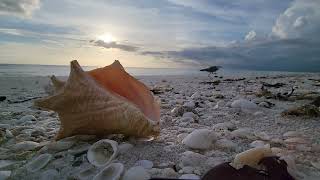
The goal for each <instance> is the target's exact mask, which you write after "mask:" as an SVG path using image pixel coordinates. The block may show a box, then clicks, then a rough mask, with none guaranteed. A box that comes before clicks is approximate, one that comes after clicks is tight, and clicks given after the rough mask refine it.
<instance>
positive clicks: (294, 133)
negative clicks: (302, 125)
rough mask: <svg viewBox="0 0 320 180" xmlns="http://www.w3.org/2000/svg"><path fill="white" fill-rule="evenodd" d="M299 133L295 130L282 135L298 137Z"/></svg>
mask: <svg viewBox="0 0 320 180" xmlns="http://www.w3.org/2000/svg"><path fill="white" fill-rule="evenodd" d="M299 136H301V134H300V133H299V132H297V131H288V132H286V133H284V134H283V137H286V138H289V137H299Z"/></svg>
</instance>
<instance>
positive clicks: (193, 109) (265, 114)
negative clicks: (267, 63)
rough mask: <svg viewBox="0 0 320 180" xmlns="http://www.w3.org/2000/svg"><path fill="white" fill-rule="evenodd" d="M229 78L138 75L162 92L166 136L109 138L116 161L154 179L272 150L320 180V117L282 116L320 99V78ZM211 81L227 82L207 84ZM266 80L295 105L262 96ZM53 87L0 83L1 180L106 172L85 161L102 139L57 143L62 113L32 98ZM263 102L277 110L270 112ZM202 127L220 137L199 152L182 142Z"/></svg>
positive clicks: (27, 81) (43, 81)
mask: <svg viewBox="0 0 320 180" xmlns="http://www.w3.org/2000/svg"><path fill="white" fill-rule="evenodd" d="M227 78H228V77H222V78H219V77H216V78H214V79H209V78H208V77H207V76H205V75H203V76H198V77H196V76H141V77H138V79H139V80H141V81H142V82H144V83H145V84H147V85H148V86H149V87H150V88H151V89H153V88H155V89H157V90H159V91H160V93H159V94H156V95H157V96H158V97H159V98H160V99H161V133H160V136H159V137H157V138H155V139H154V140H153V141H149V142H145V141H139V140H136V139H132V138H129V139H128V138H122V137H121V136H108V137H105V138H109V139H113V140H115V141H117V142H118V144H119V146H120V147H121V151H120V153H119V154H118V155H117V157H116V158H115V160H114V161H115V162H120V163H123V164H124V166H125V169H126V170H127V169H129V168H131V167H133V166H135V165H136V164H137V162H138V163H140V165H141V164H142V166H145V171H146V172H147V174H148V175H150V177H166V178H179V177H181V176H182V175H184V174H193V175H189V176H190V177H191V176H192V177H197V176H199V177H201V176H202V175H204V173H205V172H206V171H207V170H209V169H210V168H212V167H214V166H215V165H218V164H220V163H222V162H227V161H232V159H233V158H234V156H235V155H236V154H238V153H240V152H243V151H245V150H247V149H250V148H253V147H258V146H263V145H266V144H269V145H270V146H271V147H277V148H280V149H281V154H282V155H283V156H286V157H289V158H291V159H293V160H294V161H295V164H296V166H297V169H295V170H294V172H295V176H296V177H298V178H299V179H320V141H319V137H320V131H319V130H320V117H306V116H281V112H283V111H284V110H287V109H289V108H292V107H299V106H302V105H304V104H308V103H310V102H312V101H313V100H314V99H315V98H316V97H319V96H320V87H319V84H320V83H319V82H317V81H315V80H308V79H320V74H298V75H294V74H291V75H281V76H280V75H274V76H268V77H262V78H259V77H258V78H256V77H253V76H251V77H246V76H242V77H232V79H235V78H238V79H239V78H246V79H244V80H238V81H232V80H226V79H227ZM213 80H220V81H221V82H220V83H219V84H217V85H212V84H203V83H202V82H207V81H213ZM261 82H267V83H270V84H274V83H284V84H285V85H284V86H283V87H280V88H272V87H270V88H268V90H269V91H271V92H272V93H273V94H277V93H278V92H280V93H285V92H288V91H290V90H291V88H292V87H295V88H296V89H295V91H294V93H293V95H292V96H291V97H290V98H291V99H290V100H289V101H283V100H278V99H266V98H265V97H257V96H256V93H257V92H259V90H260V88H261ZM48 83H49V78H47V77H40V76H39V77H35V76H30V77H5V76H2V77H0V96H6V100H4V101H2V102H0V130H1V137H0V143H1V144H0V145H1V147H0V179H1V177H10V179H45V180H49V179H92V177H93V176H95V175H96V174H97V173H98V172H99V170H101V169H102V168H103V167H101V168H97V167H94V166H93V165H91V164H90V163H89V162H88V160H87V158H86V156H87V150H88V148H89V147H90V146H91V145H92V144H93V143H94V142H96V141H98V140H99V139H98V138H96V137H93V136H86V137H79V138H73V139H70V138H69V139H68V140H60V141H61V142H63V143H60V144H59V143H56V144H53V142H54V136H55V135H56V133H57V131H58V129H59V126H60V125H59V119H58V116H57V114H56V113H54V112H48V111H44V110H40V109H38V108H36V107H34V106H33V100H29V99H33V98H37V97H44V96H47V94H46V92H45V90H44V86H46V85H47V84H48ZM303 95H304V96H303ZM297 97H300V98H297ZM301 97H305V98H301ZM238 99H246V100H250V101H251V102H253V103H254V104H257V106H256V107H251V108H248V109H246V107H241V109H239V108H236V107H231V103H232V102H234V101H235V100H238ZM298 99H299V100H298ZM264 101H268V102H270V103H273V104H274V106H271V107H268V108H267V107H265V106H268V103H266V102H264ZM263 102H264V103H263ZM218 123H219V124H218ZM196 129H208V130H210V131H214V132H215V133H216V136H217V139H216V140H215V141H214V142H213V143H212V145H210V147H207V148H202V149H200V150H199V149H197V148H190V147H188V145H186V144H184V143H182V140H183V139H184V138H185V137H186V136H187V135H188V134H190V133H192V132H193V131H194V130H196ZM290 131H292V132H290ZM288 132H289V133H288ZM290 138H291V139H290ZM293 138H295V139H293ZM288 139H289V140H288ZM23 142H24V143H23ZM55 146H59V147H55ZM75 151H77V152H76V153H75ZM279 151H280V150H279ZM45 153H47V154H50V155H52V156H50V158H49V161H48V162H47V163H46V164H45V165H44V166H43V167H41V168H40V169H39V170H37V171H35V172H32V173H31V172H30V170H28V168H27V164H28V163H29V162H31V161H32V160H34V159H35V158H36V157H38V156H39V155H41V154H45ZM139 160H148V161H146V162H147V163H146V162H145V161H142V162H141V161H140V162H139ZM149 161H151V162H152V164H151V163H150V162H149ZM143 162H144V163H143ZM150 164H151V166H150Z"/></svg>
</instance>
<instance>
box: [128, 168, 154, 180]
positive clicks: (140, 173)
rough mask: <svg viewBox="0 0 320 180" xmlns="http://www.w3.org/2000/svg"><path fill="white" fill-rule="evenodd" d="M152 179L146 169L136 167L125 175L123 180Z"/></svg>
mask: <svg viewBox="0 0 320 180" xmlns="http://www.w3.org/2000/svg"><path fill="white" fill-rule="evenodd" d="M150 177H151V176H150V174H149V173H148V171H147V170H146V169H145V168H143V167H141V166H134V167H131V168H130V169H128V170H127V171H126V172H125V173H124V175H123V177H122V180H148V179H150Z"/></svg>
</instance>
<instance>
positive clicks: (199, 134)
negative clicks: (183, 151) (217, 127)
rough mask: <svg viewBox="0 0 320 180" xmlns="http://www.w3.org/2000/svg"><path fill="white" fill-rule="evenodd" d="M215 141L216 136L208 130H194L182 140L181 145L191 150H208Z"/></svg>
mask: <svg viewBox="0 0 320 180" xmlns="http://www.w3.org/2000/svg"><path fill="white" fill-rule="evenodd" d="M216 140H217V135H216V134H215V133H214V132H213V131H210V130H208V129H196V130H194V131H193V132H192V133H190V134H189V135H188V136H187V137H185V138H184V139H183V140H182V143H183V144H184V145H186V146H188V147H189V148H192V149H203V150H205V149H210V148H211V147H212V145H213V143H214V142H215V141H216Z"/></svg>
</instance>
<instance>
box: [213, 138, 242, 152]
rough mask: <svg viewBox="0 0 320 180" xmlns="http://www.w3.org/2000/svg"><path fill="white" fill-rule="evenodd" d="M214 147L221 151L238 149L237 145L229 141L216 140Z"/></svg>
mask: <svg viewBox="0 0 320 180" xmlns="http://www.w3.org/2000/svg"><path fill="white" fill-rule="evenodd" d="M215 146H216V147H218V148H221V149H227V150H231V151H233V150H236V149H237V147H238V144H236V143H234V142H232V141H231V140H229V139H219V140H217V142H216V143H215Z"/></svg>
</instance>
